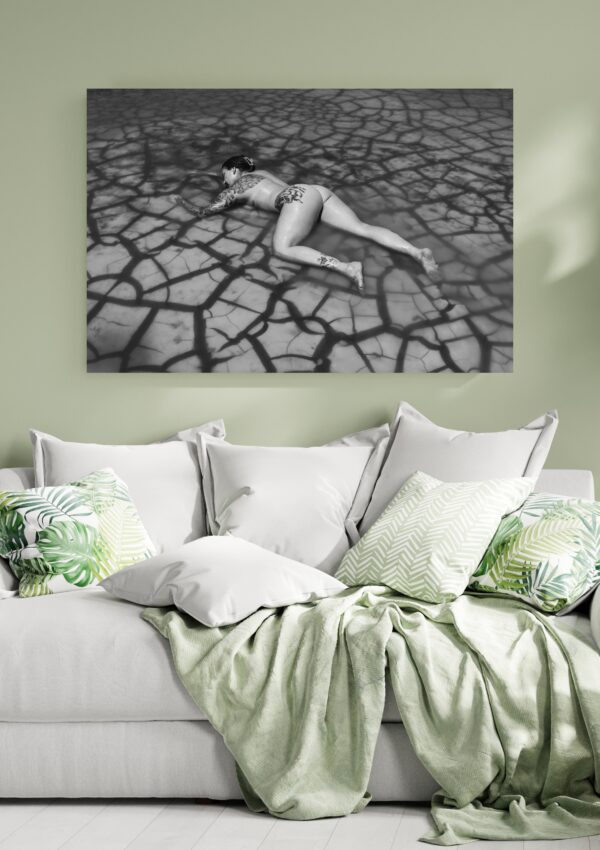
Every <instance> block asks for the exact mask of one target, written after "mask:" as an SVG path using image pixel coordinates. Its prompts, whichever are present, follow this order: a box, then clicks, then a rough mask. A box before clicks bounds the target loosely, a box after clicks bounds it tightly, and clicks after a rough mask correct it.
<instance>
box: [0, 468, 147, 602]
mask: <svg viewBox="0 0 600 850" xmlns="http://www.w3.org/2000/svg"><path fill="white" fill-rule="evenodd" d="M155 554H156V550H155V549H154V546H153V544H152V542H151V540H150V538H149V537H148V534H147V533H146V530H145V528H144V526H143V525H142V521H141V519H140V517H139V515H138V512H137V511H136V509H135V506H134V504H133V502H132V501H131V498H130V496H129V492H128V490H127V486H126V485H125V484H124V483H123V481H121V479H120V478H118V477H117V476H116V475H115V473H114V472H113V471H112V469H101V470H99V471H98V472H92V473H91V474H90V475H86V476H85V478H82V479H81V480H80V481H76V482H74V483H72V484H65V485H62V486H58V487H34V488H32V489H30V490H20V491H17V492H12V491H8V490H0V555H2V557H4V558H6V559H7V561H8V562H9V564H10V566H11V568H12V570H13V572H14V574H15V575H16V576H17V578H18V579H19V595H20V596H40V595H44V594H49V593H57V592H61V591H63V590H75V589H77V588H78V587H87V586H89V585H91V584H97V583H98V582H100V581H102V579H104V578H106V577H107V576H109V575H111V574H112V573H115V572H117V571H118V570H121V569H123V567H127V566H129V565H130V564H134V563H136V562H137V561H142V560H144V559H145V558H150V557H151V556H152V555H155Z"/></svg>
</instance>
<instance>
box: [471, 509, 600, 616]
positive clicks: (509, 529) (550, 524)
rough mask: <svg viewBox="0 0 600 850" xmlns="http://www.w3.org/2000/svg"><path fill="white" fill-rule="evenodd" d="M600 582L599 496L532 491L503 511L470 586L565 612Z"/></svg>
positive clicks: (552, 611) (553, 611)
mask: <svg viewBox="0 0 600 850" xmlns="http://www.w3.org/2000/svg"><path fill="white" fill-rule="evenodd" d="M599 582H600V502H592V501H588V500H586V499H566V498H564V497H563V496H552V495H547V494H544V493H533V494H532V495H531V496H529V498H528V499H526V501H525V502H524V504H523V505H522V507H521V508H520V509H519V510H517V511H514V512H513V513H511V514H509V515H508V516H506V517H504V519H503V520H502V521H501V523H500V525H499V526H498V529H497V531H496V534H495V535H494V538H493V540H492V541H491V543H490V545H489V547H488V549H487V551H486V553H485V555H484V557H483V560H482V561H481V564H480V565H479V567H478V569H477V571H476V572H475V574H474V576H473V580H472V581H471V584H470V586H469V589H470V590H475V591H481V592H491V593H500V594H503V595H508V596H515V597H518V598H519V599H522V600H523V601H525V602H528V603H529V604H531V605H533V606H534V607H536V608H539V609H540V610H541V611H546V612H549V613H558V612H562V613H566V612H567V610H568V609H570V608H572V607H573V606H574V604H575V603H576V602H578V601H580V600H581V599H582V597H584V596H587V594H588V593H589V592H590V591H591V590H593V588H594V587H595V586H596V585H597V584H598V583H599Z"/></svg>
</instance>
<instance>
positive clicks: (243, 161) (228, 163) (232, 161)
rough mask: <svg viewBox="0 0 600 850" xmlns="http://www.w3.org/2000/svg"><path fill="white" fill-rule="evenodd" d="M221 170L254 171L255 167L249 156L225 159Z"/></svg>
mask: <svg viewBox="0 0 600 850" xmlns="http://www.w3.org/2000/svg"><path fill="white" fill-rule="evenodd" d="M221 168H226V169H227V170H229V169H230V168H237V169H238V171H254V169H255V168H256V166H255V165H254V160H253V159H252V157H249V156H230V157H229V159H226V160H225V162H224V163H223V165H222V166H221Z"/></svg>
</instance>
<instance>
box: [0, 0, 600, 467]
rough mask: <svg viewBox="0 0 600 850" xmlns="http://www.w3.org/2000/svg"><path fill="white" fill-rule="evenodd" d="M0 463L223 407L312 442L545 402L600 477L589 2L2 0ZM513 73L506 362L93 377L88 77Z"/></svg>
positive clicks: (392, 78) (343, 82)
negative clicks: (490, 370) (339, 371)
mask: <svg viewBox="0 0 600 850" xmlns="http://www.w3.org/2000/svg"><path fill="white" fill-rule="evenodd" d="M0 10H1V20H0V40H1V43H0V86H1V89H2V96H1V100H0V107H1V112H0V115H1V118H0V121H1V122H2V130H1V136H0V138H1V139H2V154H1V156H0V169H1V180H0V192H1V195H2V200H1V205H0V208H1V215H2V226H1V229H0V233H1V234H2V236H1V240H2V245H1V251H0V263H1V266H0V269H1V278H0V286H1V297H0V309H1V314H2V315H1V319H0V343H1V348H2V364H3V369H2V387H1V399H2V405H1V406H2V414H1V419H0V421H1V423H2V424H1V430H2V433H1V439H0V465H8V464H17V463H27V462H28V460H29V447H28V441H27V428H29V427H31V426H33V427H36V428H40V429H43V430H47V431H50V432H52V433H54V434H57V435H59V436H62V437H64V438H68V439H80V440H98V441H144V440H146V439H149V438H153V437H156V436H159V435H162V434H164V433H166V432H168V431H170V430H172V429H177V428H180V427H183V426H187V425H191V424H193V423H197V422H200V421H203V420H206V419H208V418H210V417H217V416H223V417H224V418H225V420H226V422H227V426H228V431H229V435H230V437H231V438H232V439H233V440H234V441H240V442H265V443H272V444H285V443H297V444H303V443H304V444H309V443H311V442H317V441H320V440H325V439H327V438H331V437H334V436H335V435H337V434H340V433H342V432H345V431H348V430H349V429H355V428H358V427H361V426H366V425H368V424H370V423H375V422H379V421H380V420H382V419H383V418H384V417H386V416H387V415H388V414H391V412H392V410H393V409H394V406H395V405H396V403H397V401H398V400H399V399H401V398H405V399H408V400H409V401H411V402H412V403H413V404H415V405H416V406H417V407H419V408H420V409H421V410H423V412H425V413H427V414H428V415H430V416H431V417H433V418H434V419H435V420H436V421H438V422H440V423H441V424H446V425H449V426H461V427H465V428H469V429H496V428H502V427H505V426H509V425H517V424H520V423H524V422H527V421H528V420H529V419H531V418H533V417H535V416H536V415H537V414H539V413H540V412H542V411H543V410H546V409H547V408H549V407H553V406H556V407H557V408H558V409H559V412H560V417H561V423H560V426H559V430H558V434H557V438H556V441H555V444H554V447H553V450H552V454H551V457H550V463H551V465H553V466H563V467H591V468H593V469H594V471H595V474H596V477H597V480H598V481H599V482H600V433H599V432H600V381H599V380H598V369H599V367H600V333H599V325H600V273H599V272H600V268H599V257H598V255H599V244H598V243H599V238H600V237H599V234H600V227H599V212H600V210H599V199H600V185H599V183H600V174H599V169H600V156H599V144H598V139H599V135H600V127H599V123H600V94H599V86H598V77H599V71H600V68H599V62H598V47H597V33H598V31H599V30H600V4H599V3H598V2H597V0H570V2H568V3H566V2H564V0H504V2H499V0H368V1H367V0H364V1H363V2H361V0H293V2H291V1H290V0H0ZM219 86H225V87H261V86H262V87H268V86H271V87H273V86H280V87H288V86H289V87H323V86H327V87H352V86H355V87H371V86H390V87H411V86H414V87H440V86H443V87H454V86H465V87H513V88H514V90H515V187H516V196H515V225H516V236H515V317H516V328H515V355H516V362H515V371H514V373H513V374H512V375H473V376H461V375H402V374H400V375H357V376H353V375H332V376H329V375H281V376H277V375H274V376H272V375H261V376H244V375H220V376H211V375H181V374H173V375H134V374H131V375H101V374H100V375H87V374H86V370H85V346H86V337H85V307H86V304H85V289H84V279H85V253H84V250H85V89H86V88H88V87H173V88H177V87H219Z"/></svg>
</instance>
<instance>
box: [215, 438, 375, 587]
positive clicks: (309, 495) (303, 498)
mask: <svg viewBox="0 0 600 850" xmlns="http://www.w3.org/2000/svg"><path fill="white" fill-rule="evenodd" d="M198 451H199V456H200V468H201V470H202V486H203V491H204V498H205V501H206V513H207V517H208V524H209V527H210V530H211V532H212V533H213V534H215V535H219V534H228V533H229V534H234V535H235V536H236V537H242V538H243V539H244V540H249V541H251V542H252V543H256V544H257V545H259V546H263V547H264V548H265V549H270V550H271V551H273V552H277V553H279V554H280V555H285V556H286V557H288V558H292V559H294V560H296V561H301V562H302V563H304V564H308V565H309V566H311V567H318V568H319V569H322V570H324V571H326V572H333V570H334V569H335V568H336V567H337V565H338V564H339V562H340V560H341V558H342V557H343V555H344V553H345V552H346V550H347V549H348V545H349V540H348V535H347V533H346V525H347V523H348V521H349V518H351V516H352V508H353V505H354V504H355V503H356V500H357V497H358V496H359V485H360V483H361V480H362V479H363V476H364V474H365V471H366V468H367V465H368V463H369V460H370V458H371V456H372V454H373V452H374V449H373V447H372V446H370V445H362V446H361V445H354V446H344V445H334V446H320V447H312V448H295V447H284V448H281V447H265V446H234V445H232V444H231V443H226V442H225V441H217V440H214V439H213V438H211V437H207V436H205V435H203V434H200V435H199V436H198Z"/></svg>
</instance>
